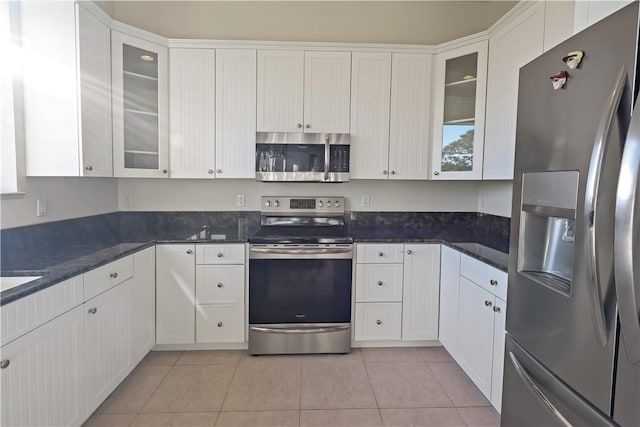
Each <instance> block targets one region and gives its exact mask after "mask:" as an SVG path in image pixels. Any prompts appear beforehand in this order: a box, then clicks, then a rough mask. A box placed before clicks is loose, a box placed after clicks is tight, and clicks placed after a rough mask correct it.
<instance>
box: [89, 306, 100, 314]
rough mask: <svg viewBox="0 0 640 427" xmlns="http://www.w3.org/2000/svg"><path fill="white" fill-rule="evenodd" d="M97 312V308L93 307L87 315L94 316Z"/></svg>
mask: <svg viewBox="0 0 640 427" xmlns="http://www.w3.org/2000/svg"><path fill="white" fill-rule="evenodd" d="M97 312H98V308H97V307H93V308H90V309H89V314H96V313H97Z"/></svg>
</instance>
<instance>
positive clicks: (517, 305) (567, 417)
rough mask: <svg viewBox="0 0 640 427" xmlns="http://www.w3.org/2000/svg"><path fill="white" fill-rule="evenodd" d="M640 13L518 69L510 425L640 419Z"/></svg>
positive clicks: (507, 389)
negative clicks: (639, 89) (639, 45)
mask: <svg viewBox="0 0 640 427" xmlns="http://www.w3.org/2000/svg"><path fill="white" fill-rule="evenodd" d="M638 22H639V21H638V3H637V2H635V3H632V4H630V5H629V6H626V7H625V8H623V9H621V10H620V11H618V12H617V13H615V14H613V15H611V16H609V17H608V18H606V19H604V20H602V21H600V22H599V23H596V24H595V25H593V26H591V27H589V28H587V29H586V30H584V31H583V32H581V33H579V34H576V35H575V36H574V37H572V38H570V39H568V40H567V41H565V42H564V43H562V44H561V45H559V46H556V47H555V48H553V49H551V50H549V51H548V52H546V53H545V54H544V55H542V56H540V57H539V58H537V59H535V60H534V61H532V62H530V63H529V64H527V65H526V66H524V67H523V68H522V69H521V70H520V87H519V93H518V123H517V132H516V156H515V174H514V190H513V211H512V223H511V241H510V252H509V253H510V258H509V288H508V296H507V298H508V303H507V307H508V309H507V327H506V329H507V339H506V351H505V366H504V368H505V369H504V391H503V400H502V402H503V403H502V425H504V426H527V425H530V426H555V425H590V426H591V425H622V426H639V425H640V316H639V314H640V313H639V307H640V231H639V228H640V218H639V217H640V201H639V199H640V197H639V178H638V173H639V168H640V107H639V106H638V104H639V103H638V102H637V94H638V32H639V29H638V28H639V27H638ZM634 104H635V107H634ZM634 109H635V111H633V110H634ZM632 111H633V113H632Z"/></svg>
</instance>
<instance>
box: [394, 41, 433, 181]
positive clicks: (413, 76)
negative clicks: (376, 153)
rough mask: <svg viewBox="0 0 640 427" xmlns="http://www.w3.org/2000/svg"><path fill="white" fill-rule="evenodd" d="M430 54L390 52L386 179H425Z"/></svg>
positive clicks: (428, 118) (427, 171)
mask: <svg viewBox="0 0 640 427" xmlns="http://www.w3.org/2000/svg"><path fill="white" fill-rule="evenodd" d="M430 103H431V55H427V54H412V53H394V54H393V63H392V72H391V119H390V126H389V128H390V129H389V132H390V133H389V171H388V175H389V179H427V178H428V176H429V149H430V144H429V136H430V134H431V129H430V127H429V124H430V119H431V114H430V111H431V110H430Z"/></svg>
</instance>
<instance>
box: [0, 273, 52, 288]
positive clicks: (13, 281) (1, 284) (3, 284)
mask: <svg viewBox="0 0 640 427" xmlns="http://www.w3.org/2000/svg"><path fill="white" fill-rule="evenodd" d="M41 277H42V276H7V277H0V291H6V290H7V289H11V288H15V287H16V286H20V285H23V284H25V283H29V282H32V281H34V280H37V279H39V278H41Z"/></svg>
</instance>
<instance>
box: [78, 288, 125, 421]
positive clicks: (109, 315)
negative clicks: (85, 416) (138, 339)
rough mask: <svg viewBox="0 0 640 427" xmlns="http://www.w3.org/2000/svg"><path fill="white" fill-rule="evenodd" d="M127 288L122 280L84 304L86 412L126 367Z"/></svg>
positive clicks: (120, 379) (112, 386)
mask: <svg viewBox="0 0 640 427" xmlns="http://www.w3.org/2000/svg"><path fill="white" fill-rule="evenodd" d="M130 289H131V288H130V282H124V283H122V284H120V285H117V286H115V287H114V288H111V289H109V290H108V291H106V292H105V293H103V294H100V295H98V296H97V297H95V298H92V299H90V300H89V301H87V302H85V304H84V316H85V326H86V330H85V347H86V354H87V372H86V381H87V406H88V413H89V414H90V413H92V412H93V411H94V410H95V409H96V408H97V407H98V406H100V404H101V403H102V402H103V401H104V400H105V399H106V398H107V396H109V394H111V392H112V391H113V390H115V388H116V387H117V386H118V384H120V382H122V380H123V379H124V378H125V377H126V376H127V375H128V374H129V371H130V369H129V368H130V366H131V352H130V345H129V344H130V343H129V335H130V319H129V312H130V304H131V300H130Z"/></svg>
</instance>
